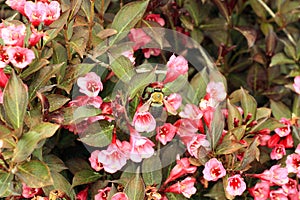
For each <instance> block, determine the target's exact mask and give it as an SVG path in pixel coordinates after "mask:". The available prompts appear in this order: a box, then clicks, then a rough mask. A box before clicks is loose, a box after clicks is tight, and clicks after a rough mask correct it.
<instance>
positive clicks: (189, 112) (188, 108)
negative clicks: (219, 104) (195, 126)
mask: <svg viewBox="0 0 300 200" xmlns="http://www.w3.org/2000/svg"><path fill="white" fill-rule="evenodd" d="M179 116H180V117H182V118H188V119H191V120H199V119H201V118H202V116H203V113H202V112H201V110H200V109H199V107H198V106H196V105H194V104H186V105H185V107H184V110H183V111H181V112H180V113H179Z"/></svg>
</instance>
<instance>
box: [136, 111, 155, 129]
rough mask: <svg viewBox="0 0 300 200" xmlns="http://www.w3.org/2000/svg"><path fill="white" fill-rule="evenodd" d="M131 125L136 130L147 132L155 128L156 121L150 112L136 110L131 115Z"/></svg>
mask: <svg viewBox="0 0 300 200" xmlns="http://www.w3.org/2000/svg"><path fill="white" fill-rule="evenodd" d="M132 125H133V126H134V128H135V130H137V131H138V132H144V131H146V132H147V133H149V132H152V131H154V130H155V127H156V121H155V119H154V117H153V116H152V115H151V113H150V112H148V111H146V112H139V111H137V112H135V114H134V116H133V120H132Z"/></svg>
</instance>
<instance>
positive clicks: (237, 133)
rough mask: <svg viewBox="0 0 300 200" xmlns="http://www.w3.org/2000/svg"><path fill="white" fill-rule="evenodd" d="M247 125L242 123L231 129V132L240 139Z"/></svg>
mask: <svg viewBox="0 0 300 200" xmlns="http://www.w3.org/2000/svg"><path fill="white" fill-rule="evenodd" d="M246 127H247V126H246V125H242V126H239V127H236V128H234V129H231V130H230V132H231V133H232V134H233V135H234V136H235V137H236V139H237V140H238V141H240V140H241V139H242V138H243V137H244V135H245V132H246Z"/></svg>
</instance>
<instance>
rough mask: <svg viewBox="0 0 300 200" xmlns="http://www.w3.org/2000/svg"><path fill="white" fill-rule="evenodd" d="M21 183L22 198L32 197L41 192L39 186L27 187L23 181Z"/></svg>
mask: <svg viewBox="0 0 300 200" xmlns="http://www.w3.org/2000/svg"><path fill="white" fill-rule="evenodd" d="M22 185H23V187H22V189H23V191H22V196H23V197H24V198H31V197H34V196H35V195H37V194H40V193H41V188H31V187H28V186H27V185H26V184H25V183H22Z"/></svg>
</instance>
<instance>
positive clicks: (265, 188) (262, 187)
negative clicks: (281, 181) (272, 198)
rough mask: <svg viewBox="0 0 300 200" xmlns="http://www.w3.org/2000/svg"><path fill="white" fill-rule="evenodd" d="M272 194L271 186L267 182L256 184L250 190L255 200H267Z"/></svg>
mask: <svg viewBox="0 0 300 200" xmlns="http://www.w3.org/2000/svg"><path fill="white" fill-rule="evenodd" d="M269 192H270V184H269V183H268V182H266V181H262V182H259V183H256V184H255V186H254V187H253V188H249V193H250V194H251V196H253V197H254V200H267V199H268V197H269Z"/></svg>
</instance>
